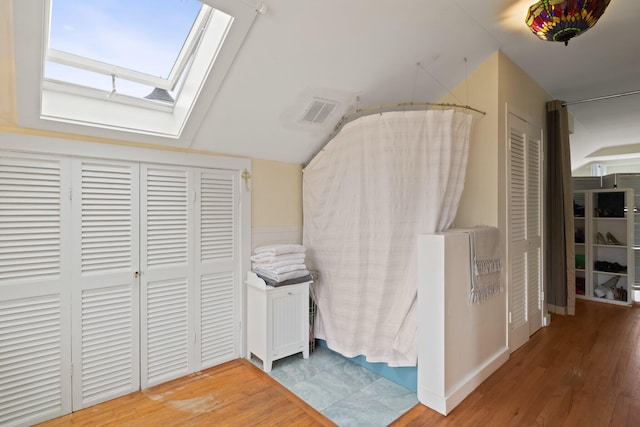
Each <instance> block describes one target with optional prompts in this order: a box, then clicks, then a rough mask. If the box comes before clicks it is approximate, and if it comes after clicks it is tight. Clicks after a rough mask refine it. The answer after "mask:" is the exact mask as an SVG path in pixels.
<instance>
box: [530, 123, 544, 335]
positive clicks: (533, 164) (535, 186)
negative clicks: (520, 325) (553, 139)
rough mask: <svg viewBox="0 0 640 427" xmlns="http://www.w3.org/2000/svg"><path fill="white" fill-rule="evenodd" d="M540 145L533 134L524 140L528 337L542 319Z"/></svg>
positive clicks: (536, 328) (537, 327)
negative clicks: (525, 154)
mask: <svg viewBox="0 0 640 427" xmlns="http://www.w3.org/2000/svg"><path fill="white" fill-rule="evenodd" d="M541 150H542V147H541V143H540V140H538V139H535V138H534V137H533V135H532V136H531V137H530V138H528V140H527V171H526V172H527V241H528V257H527V262H528V265H527V305H528V306H527V310H528V318H529V319H530V320H531V325H530V331H529V332H530V334H533V333H534V332H535V331H537V330H538V329H539V327H540V324H541V321H537V320H538V319H541V316H542V303H541V300H540V295H541V292H542V289H541V287H542V255H541V253H542V248H541V244H542V188H541V187H542V186H541V183H542V180H541V170H542V167H541V164H542V159H541V157H542V156H541V154H542V153H541Z"/></svg>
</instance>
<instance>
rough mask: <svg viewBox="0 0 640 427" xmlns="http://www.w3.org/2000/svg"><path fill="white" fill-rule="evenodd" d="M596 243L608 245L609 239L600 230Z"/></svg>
mask: <svg viewBox="0 0 640 427" xmlns="http://www.w3.org/2000/svg"><path fill="white" fill-rule="evenodd" d="M596 244H598V245H606V244H607V241H606V240H604V236H603V235H602V233H600V232H598V234H596Z"/></svg>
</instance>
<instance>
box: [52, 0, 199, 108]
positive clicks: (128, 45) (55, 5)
mask: <svg viewBox="0 0 640 427" xmlns="http://www.w3.org/2000/svg"><path fill="white" fill-rule="evenodd" d="M201 7H202V3H200V2H199V1H197V0H134V1H132V0H89V1H87V0H51V20H50V29H49V48H52V49H56V50H59V51H63V52H67V53H71V54H74V55H78V56H81V57H84V58H88V59H92V60H95V61H100V62H103V63H106V64H110V65H116V66H119V67H123V68H127V69H130V70H134V71H137V72H141V73H145V74H148V75H151V76H154V77H160V78H163V79H166V78H167V77H168V76H169V74H170V73H171V70H172V68H173V67H174V65H175V63H176V59H177V58H178V55H179V54H180V51H181V49H182V48H183V46H184V44H185V40H186V38H187V36H188V35H189V33H190V31H191V29H192V27H193V25H194V21H195V19H196V17H197V16H198V12H199V11H200V8H201ZM45 77H46V78H48V79H54V80H61V81H66V82H69V83H75V84H79V85H82V86H87V87H92V88H96V89H101V90H105V91H111V89H112V82H111V76H110V75H105V74H102V73H98V72H92V71H87V70H84V69H82V68H77V67H74V66H70V65H62V64H59V63H56V62H52V61H47V63H46V66H45ZM176 89H179V87H177V88H176ZM116 90H117V93H119V94H127V95H131V96H135V97H144V96H145V95H148V94H149V93H150V92H151V91H152V90H153V85H151V86H149V85H145V84H141V83H135V82H131V81H128V80H125V79H122V78H117V79H116ZM171 93H172V95H173V96H174V98H175V92H171Z"/></svg>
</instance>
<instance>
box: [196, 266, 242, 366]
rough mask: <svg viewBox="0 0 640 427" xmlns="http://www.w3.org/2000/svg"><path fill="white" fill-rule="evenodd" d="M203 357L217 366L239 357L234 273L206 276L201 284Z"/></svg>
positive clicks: (204, 362) (206, 361)
mask: <svg viewBox="0 0 640 427" xmlns="http://www.w3.org/2000/svg"><path fill="white" fill-rule="evenodd" d="M200 306H201V328H202V334H201V335H202V338H201V357H202V365H203V366H213V365H216V364H218V363H221V362H223V361H227V360H230V359H232V358H233V357H234V356H235V351H236V348H235V342H236V328H235V316H234V309H235V287H234V283H233V274H232V273H219V274H212V275H206V276H204V277H202V281H201V296H200Z"/></svg>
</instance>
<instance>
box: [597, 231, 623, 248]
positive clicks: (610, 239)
mask: <svg viewBox="0 0 640 427" xmlns="http://www.w3.org/2000/svg"><path fill="white" fill-rule="evenodd" d="M598 234H599V233H598ZM607 243H608V244H610V245H622V243H620V242H619V241H618V239H616V238H615V237H614V235H613V234H611V233H607Z"/></svg>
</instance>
